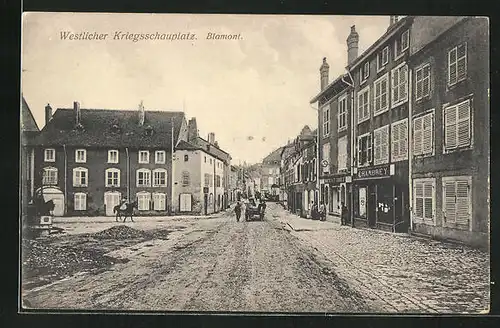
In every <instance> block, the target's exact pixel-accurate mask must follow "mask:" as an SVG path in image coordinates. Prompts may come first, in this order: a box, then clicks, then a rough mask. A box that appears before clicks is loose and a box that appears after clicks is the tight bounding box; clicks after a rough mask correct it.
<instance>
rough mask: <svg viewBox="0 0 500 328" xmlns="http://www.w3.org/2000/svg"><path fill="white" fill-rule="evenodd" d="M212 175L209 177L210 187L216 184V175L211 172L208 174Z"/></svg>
mask: <svg viewBox="0 0 500 328" xmlns="http://www.w3.org/2000/svg"><path fill="white" fill-rule="evenodd" d="M208 176H209V177H210V179H209V181H208V182H209V184H210V187H213V186H214V176H213V175H212V174H209V175H208Z"/></svg>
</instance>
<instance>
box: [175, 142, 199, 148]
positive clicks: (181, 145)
mask: <svg viewBox="0 0 500 328" xmlns="http://www.w3.org/2000/svg"><path fill="white" fill-rule="evenodd" d="M175 149H180V150H198V149H200V147H197V146H195V145H192V144H190V143H189V142H187V141H184V140H181V141H179V143H178V144H177V146H175Z"/></svg>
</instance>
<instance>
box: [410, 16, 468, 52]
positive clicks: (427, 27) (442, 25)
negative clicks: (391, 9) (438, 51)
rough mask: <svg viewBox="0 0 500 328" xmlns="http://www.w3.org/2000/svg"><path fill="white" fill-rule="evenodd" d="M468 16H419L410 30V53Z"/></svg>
mask: <svg viewBox="0 0 500 328" xmlns="http://www.w3.org/2000/svg"><path fill="white" fill-rule="evenodd" d="M465 18H467V17H464V16H417V17H415V19H414V20H413V25H412V29H411V32H410V40H411V42H410V55H414V54H416V53H417V52H419V51H420V50H422V49H423V48H425V47H426V46H427V45H428V44H430V43H431V42H433V41H434V40H436V39H437V38H438V37H439V36H440V35H442V34H443V33H445V32H446V31H447V30H449V29H450V28H452V27H453V26H455V25H456V24H458V23H459V22H460V21H462V20H464V19H465Z"/></svg>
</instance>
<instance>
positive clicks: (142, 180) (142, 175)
mask: <svg viewBox="0 0 500 328" xmlns="http://www.w3.org/2000/svg"><path fill="white" fill-rule="evenodd" d="M150 186H151V171H149V170H148V169H139V170H137V187H150Z"/></svg>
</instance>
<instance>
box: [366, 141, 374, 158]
mask: <svg viewBox="0 0 500 328" xmlns="http://www.w3.org/2000/svg"><path fill="white" fill-rule="evenodd" d="M366 139H367V141H366V151H367V153H368V164H371V163H372V161H373V153H372V148H373V141H372V135H371V134H369V135H368V136H367V138H366Z"/></svg>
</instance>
